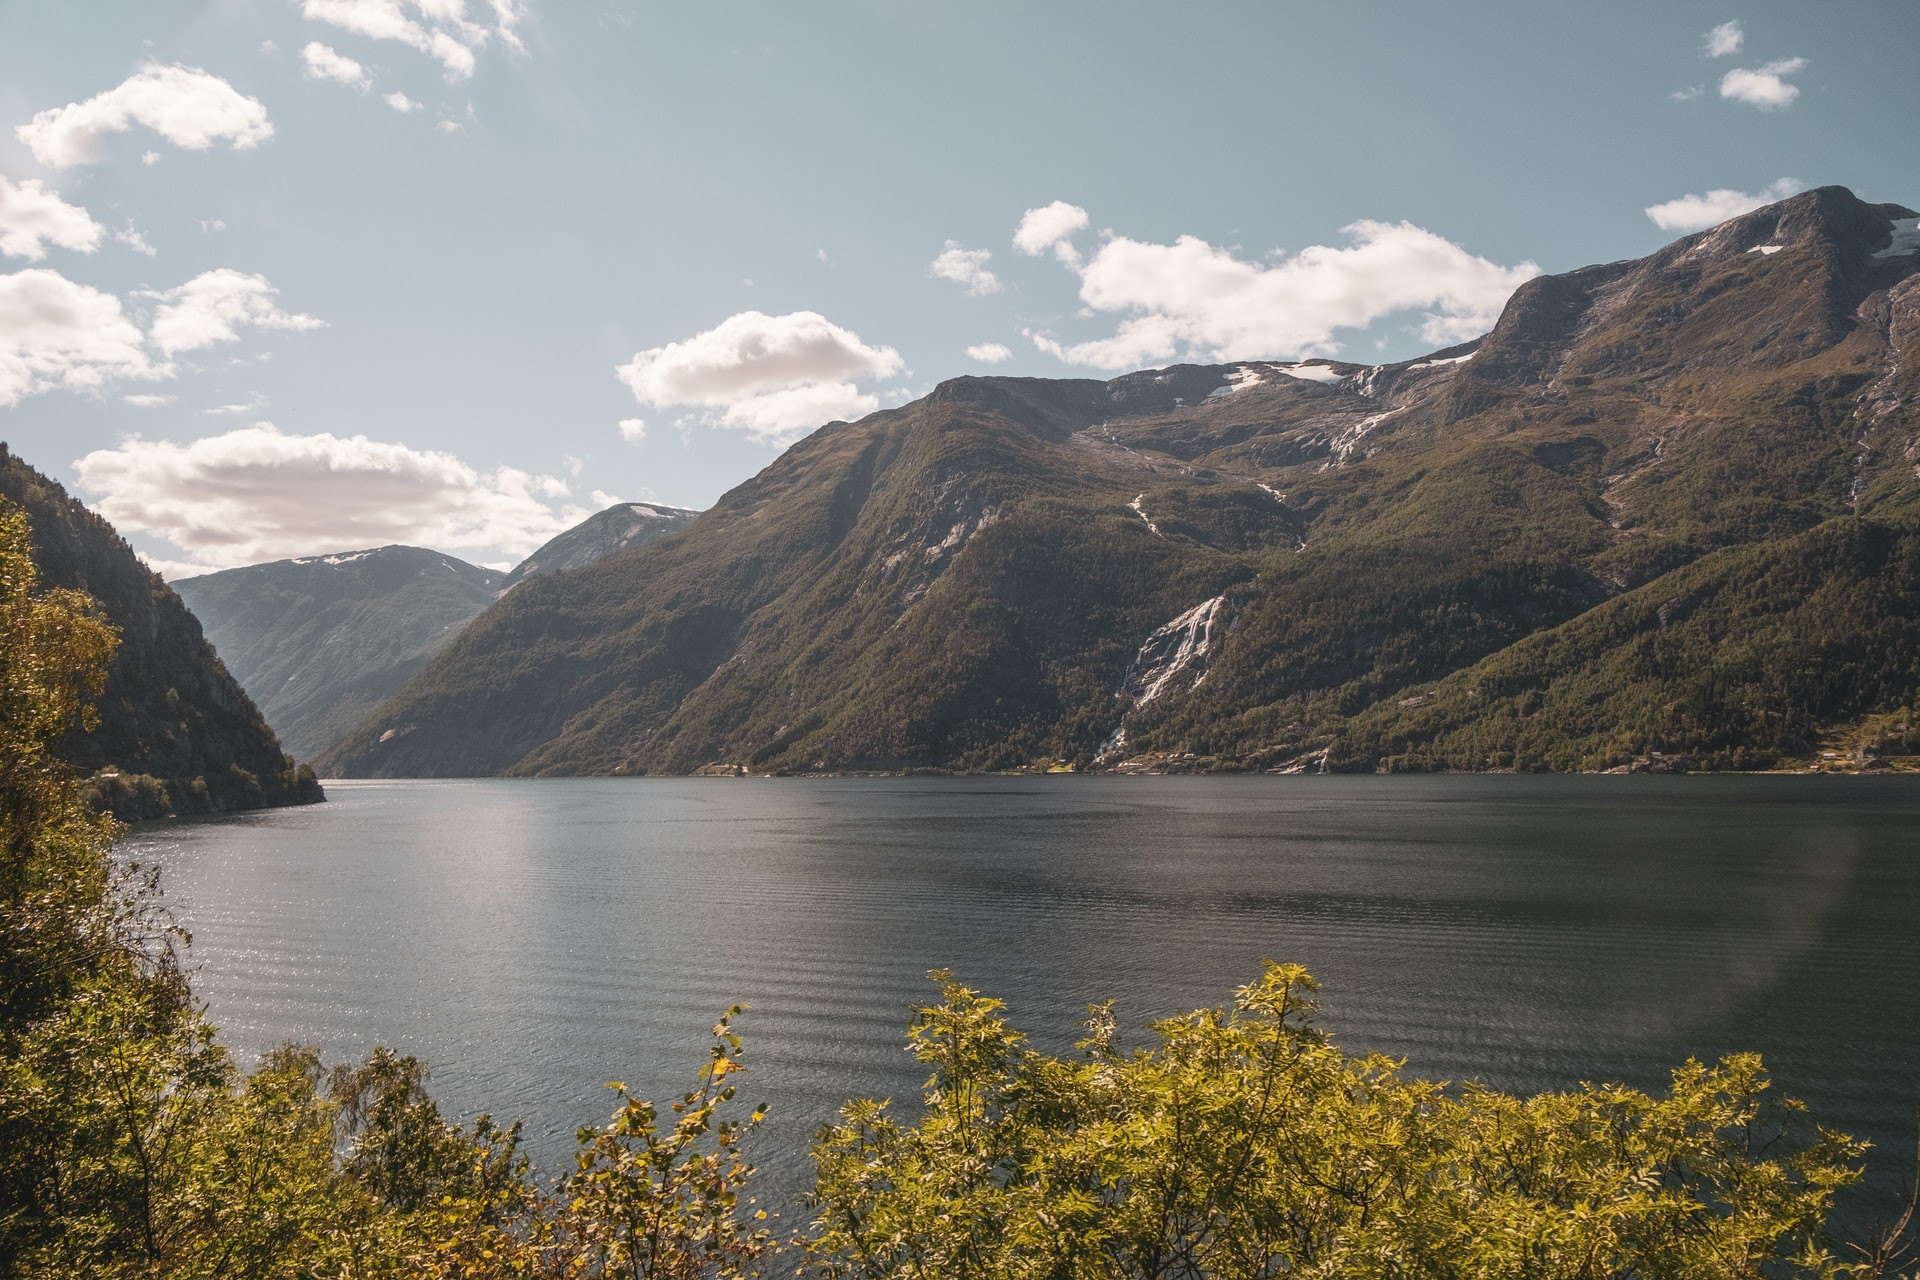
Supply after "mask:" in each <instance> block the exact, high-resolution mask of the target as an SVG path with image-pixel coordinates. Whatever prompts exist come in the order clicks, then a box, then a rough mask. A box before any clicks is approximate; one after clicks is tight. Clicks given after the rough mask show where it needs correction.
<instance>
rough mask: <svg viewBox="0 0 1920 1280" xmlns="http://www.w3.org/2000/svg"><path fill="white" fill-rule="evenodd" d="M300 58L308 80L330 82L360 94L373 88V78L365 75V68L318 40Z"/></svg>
mask: <svg viewBox="0 0 1920 1280" xmlns="http://www.w3.org/2000/svg"><path fill="white" fill-rule="evenodd" d="M300 58H301V61H303V62H305V63H306V66H307V79H309V80H332V81H335V82H337V83H339V84H343V85H346V86H347V88H349V89H358V90H359V91H360V92H362V93H365V92H366V91H367V90H369V89H371V88H373V77H372V76H370V75H368V74H367V69H366V68H365V67H363V66H361V65H360V64H359V63H357V62H355V61H354V60H353V59H352V58H349V57H347V56H346V55H345V54H343V53H336V52H335V51H334V50H333V49H332V48H331V47H329V46H327V45H324V44H321V43H320V42H319V41H318V40H315V41H312V42H311V43H309V44H308V45H307V47H306V48H304V49H302V50H301V51H300Z"/></svg>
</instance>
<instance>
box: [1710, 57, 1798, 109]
mask: <svg viewBox="0 0 1920 1280" xmlns="http://www.w3.org/2000/svg"><path fill="white" fill-rule="evenodd" d="M1806 66H1807V60H1806V59H1805V58H1782V59H1780V60H1779V61H1778V62H1769V63H1767V64H1766V65H1765V66H1763V67H1756V68H1753V69H1748V68H1746V67H1735V68H1734V69H1733V70H1731V71H1729V72H1727V74H1726V75H1724V76H1722V77H1721V79H1720V96H1721V97H1723V98H1732V99H1733V100H1734V101H1735V102H1744V103H1746V104H1748V105H1749V106H1755V107H1758V108H1760V109H1761V110H1762V111H1781V110H1784V109H1786V108H1787V107H1789V106H1792V105H1793V100H1794V99H1795V98H1797V97H1799V96H1800V89H1799V86H1797V85H1791V84H1788V83H1787V82H1786V81H1785V80H1783V79H1781V77H1782V76H1790V75H1793V74H1794V73H1795V72H1798V71H1804V70H1805V69H1806Z"/></svg>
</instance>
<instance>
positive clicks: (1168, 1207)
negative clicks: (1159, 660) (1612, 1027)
mask: <svg viewBox="0 0 1920 1280" xmlns="http://www.w3.org/2000/svg"><path fill="white" fill-rule="evenodd" d="M934 976H935V978H936V980H938V981H939V982H940V986H941V1000H940V1002H939V1003H938V1004H935V1005H931V1006H928V1007H927V1008H926V1009H923V1010H922V1011H921V1012H920V1014H919V1016H918V1017H917V1018H916V1019H915V1021H914V1025H913V1029H912V1031H911V1033H910V1036H911V1040H912V1044H913V1048H914V1051H915V1052H916V1053H917V1054H918V1055H919V1056H920V1058H921V1060H922V1061H924V1062H926V1063H928V1064H929V1066H931V1067H932V1075H931V1076H930V1077H929V1079H928V1081H927V1086H926V1094H925V1103H926V1110H925V1113H924V1115H923V1117H922V1118H921V1120H920V1122H919V1123H918V1124H914V1125H905V1124H901V1123H899V1122H897V1121H896V1120H895V1119H894V1118H893V1117H892V1115H891V1113H890V1108H888V1107H887V1106H886V1105H884V1104H878V1103H873V1102H854V1103H850V1104H849V1105H848V1107H847V1108H846V1110H845V1111H844V1112H843V1113H842V1117H841V1122H840V1123H839V1124H838V1125H836V1126H833V1127H831V1128H830V1129H828V1130H827V1131H826V1132H824V1133H823V1134H822V1136H821V1138H820V1139H819V1140H818V1142H817V1143H816V1145H815V1150H814V1158H815V1162H816V1167H817V1170H818V1178H817V1185H816V1189H815V1192H814V1200H813V1204H814V1209H815V1217H814V1221H813V1228H812V1238H811V1242H810V1244H811V1249H812V1252H813V1255H814V1259H815V1264H816V1265H817V1266H818V1268H819V1270H820V1272H821V1273H822V1274H823V1275H825V1276H829V1277H835V1278H838V1277H863V1278H874V1280H877V1278H878V1277H934V1276H940V1277H953V1278H956V1280H964V1278H967V1277H987V1276H995V1277H1000V1276H1009V1277H1027V1276H1031V1277H1043V1276H1044V1277H1049V1278H1054V1280H1065V1278H1067V1277H1074V1278H1076V1280H1077V1278H1080V1277H1086V1278H1088V1280H1091V1278H1094V1277H1100V1278H1103V1280H1104V1278H1108V1277H1114V1278H1118V1277H1141V1278H1153V1280H1160V1278H1163V1277H1165V1278H1173V1277H1182V1278H1185V1277H1193V1278H1196V1280H1197V1278H1198V1277H1223V1278H1224V1277H1234V1278H1246V1280H1254V1278H1257V1277H1274V1276H1283V1275H1284V1276H1289V1277H1294V1276H1320V1277H1336V1276H1337V1277H1360V1278H1373V1277H1377V1278H1379V1280H1386V1278H1387V1277H1415V1276H1419V1277H1435V1278H1441V1280H1445V1278H1448V1277H1458V1278H1459V1280H1468V1278H1469V1277H1471V1278H1472V1280H1494V1278H1505V1277H1512V1278H1513V1280H1521V1278H1523V1277H1524V1278H1526V1280H1536V1278H1537V1280H1548V1278H1554V1280H1558V1278H1561V1277H1564V1278H1565V1280H1576V1278H1579V1277H1648V1278H1651V1277H1661V1278H1663V1280H1739V1278H1747V1277H1751V1278H1753V1280H1759V1278H1760V1277H1784V1276H1795V1277H1840V1276H1849V1275H1864V1274H1866V1272H1865V1271H1864V1270H1863V1269H1860V1268H1856V1267H1855V1266H1854V1265H1852V1264H1848V1263H1844V1262H1842V1261H1841V1260H1839V1259H1838V1258H1837V1257H1836V1256H1835V1255H1834V1254H1833V1253H1832V1252H1831V1250H1830V1248H1829V1247H1828V1245H1827V1243H1826V1242H1825V1240H1824V1239H1823V1236H1822V1227H1823V1223H1824V1221H1825V1214H1826V1211H1827V1208H1828V1206H1829V1204H1830V1202H1831V1199H1832V1197H1833V1194H1834V1193H1835V1192H1836V1191H1837V1190H1838V1189H1840V1188H1842V1187H1845V1186H1847V1185H1849V1184H1850V1183H1852V1182H1853V1181H1855V1180H1856V1179H1857V1177H1858V1170H1857V1168H1856V1167H1855V1161H1856V1160H1857V1159H1858V1157H1859V1155H1860V1153H1861V1151H1862V1150H1863V1148H1862V1146H1861V1144H1859V1143H1855V1142H1853V1141H1851V1140H1850V1139H1848V1138H1846V1137H1844V1136H1843V1135H1839V1134H1835V1133H1830V1132H1828V1131H1826V1130H1823V1129H1819V1128H1817V1127H1809V1126H1808V1125H1807V1124H1806V1123H1805V1118H1804V1116H1803V1114H1802V1109H1801V1107H1800V1105H1799V1104H1798V1103H1795V1102H1793V1101H1791V1100H1788V1099H1776V1098H1774V1097H1773V1096H1772V1095H1771V1094H1770V1092H1769V1087H1768V1082H1767V1079H1766V1076H1765V1073H1764V1071H1763V1070H1762V1068H1761V1064H1760V1061H1759V1059H1758V1058H1757V1057H1755V1056H1753V1055H1736V1056H1733V1057H1729V1058H1727V1059H1724V1060H1723V1061H1721V1062H1720V1063H1718V1064H1716V1065H1713V1066H1705V1065H1702V1064H1700V1063H1698V1062H1688V1063H1687V1064H1685V1065H1684V1066H1682V1067H1680V1068H1679V1069H1677V1070H1676V1071H1675V1072H1674V1073H1673V1080H1672V1086H1671V1088H1670V1090H1669V1091H1668V1092H1667V1093H1666V1094H1665V1095H1664V1096H1653V1095H1649V1094H1646V1093H1642V1092H1639V1091H1637V1090H1632V1089H1627V1088H1623V1087H1619V1086H1591V1085H1589V1086H1586V1087H1583V1088H1582V1089H1580V1090H1578V1091H1575V1092H1571V1093H1545V1094H1540V1095H1537V1096H1534V1097H1530V1098H1516V1097H1512V1096H1509V1095H1506V1094H1502V1093H1498V1092H1495V1091H1493V1090H1490V1089H1485V1088H1480V1087H1477V1086H1464V1087H1461V1088H1457V1089H1449V1088H1446V1087H1443V1086H1442V1085H1440V1084H1436V1083H1433V1082H1428V1081H1422V1080H1418V1079H1413V1078H1409V1077H1407V1076H1405V1075H1404V1074H1403V1073H1402V1071H1401V1064H1399V1063H1398V1062H1395V1061H1393V1060H1391V1059H1388V1058H1385V1057H1382V1056H1379V1055H1371V1054H1370V1055H1360V1056H1353V1055H1348V1054H1347V1053H1345V1052H1344V1051H1342V1050H1341V1049H1340V1048H1339V1047H1338V1046H1337V1045H1335V1044H1334V1043H1333V1041H1332V1040H1331V1039H1330V1038H1329V1037H1328V1036H1327V1035H1326V1034H1325V1033H1323V1032H1322V1031H1320V1030H1319V1029H1318V1028H1317V1027H1316V1026H1315V1025H1314V1014H1315V1008H1314V1004H1313V1001H1312V993H1313V992H1314V990H1315V985H1314V983H1313V980H1312V979H1311V977H1309V976H1308V975H1307V973H1306V972H1305V971H1304V970H1302V969H1300V968H1298V967H1297V966H1291V965H1269V966H1268V968H1267V970H1266V972H1265V973H1264V974H1263V975H1262V977H1261V979H1260V980H1259V981H1258V982H1255V983H1253V984H1251V985H1249V986H1246V987H1243V988H1241V989H1240V990H1239V991H1237V992H1236V993H1235V999H1234V1003H1233V1006H1232V1007H1231V1009H1227V1010H1219V1009H1213V1010H1201V1011H1198V1012H1195V1013H1192V1014H1188V1015H1186V1016H1183V1017H1179V1018H1170V1019H1166V1020H1164V1021H1161V1022H1158V1023H1156V1024H1154V1028H1153V1029H1154V1033H1155V1037H1156V1040H1157V1043H1156V1044H1155V1045H1154V1047H1152V1048H1151V1049H1142V1050H1140V1051H1137V1052H1135V1053H1133V1054H1125V1053H1122V1052H1121V1051H1120V1049H1119V1048H1118V1046H1117V1043H1116V1032H1115V1023H1114V1019H1113V1013H1112V1009H1111V1008H1110V1007H1109V1006H1098V1007H1096V1008H1095V1009H1094V1010H1093V1011H1092V1018H1091V1019H1090V1021H1089V1024H1088V1025H1089V1033H1088V1036H1087V1038H1086V1039H1085V1040H1084V1041H1082V1042H1081V1045H1080V1050H1081V1055H1080V1057H1079V1059H1078V1060H1065V1059H1059V1058H1055V1057H1051V1056H1049V1055H1047V1054H1043V1053H1039V1052H1037V1051H1035V1050H1032V1049H1030V1048H1027V1047H1025V1046H1024V1043H1023V1041H1022V1039H1021V1037H1020V1035H1019V1033H1018V1032H1016V1031H1014V1030H1012V1029H1011V1028H1009V1027H1008V1026H1007V1025H1006V1023H1005V1022H1004V1020H1003V1019H1002V1018H1001V1016H1000V1007H1001V1006H1000V1004H999V1002H998V1001H995V1000H991V999H987V998H984V997H981V996H979V995H977V994H976V993H974V992H973V991H971V990H969V989H967V988H965V987H963V986H961V985H959V984H958V983H956V982H955V981H954V980H953V979H952V978H951V976H950V975H948V974H945V973H936V974H935V975H934Z"/></svg>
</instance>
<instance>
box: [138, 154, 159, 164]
mask: <svg viewBox="0 0 1920 1280" xmlns="http://www.w3.org/2000/svg"><path fill="white" fill-rule="evenodd" d="M140 163H141V164H144V165H146V166H147V167H148V168H152V167H153V166H154V165H156V164H159V163H160V153H159V152H158V151H142V152H141V153H140Z"/></svg>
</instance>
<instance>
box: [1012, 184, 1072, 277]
mask: <svg viewBox="0 0 1920 1280" xmlns="http://www.w3.org/2000/svg"><path fill="white" fill-rule="evenodd" d="M1087 225H1088V220H1087V211H1086V210H1085V209H1082V208H1081V207H1080V206H1079V205H1073V204H1068V203H1067V202H1066V201H1065V200H1055V201H1054V202H1053V203H1052V204H1050V205H1046V206H1043V207H1042V208H1039V209H1029V210H1027V211H1026V213H1025V214H1023V215H1021V218H1020V226H1019V228H1018V229H1017V230H1016V231H1015V232H1014V233H1013V247H1014V248H1016V249H1018V250H1019V251H1020V252H1022V253H1024V254H1026V255H1027V256H1028V257H1033V258H1037V257H1039V256H1040V255H1041V254H1043V253H1045V252H1046V251H1047V250H1048V249H1052V250H1053V253H1054V256H1055V257H1057V258H1059V259H1060V261H1062V262H1064V263H1066V264H1067V265H1069V266H1075V265H1078V263H1079V261H1080V252H1079V250H1077V249H1075V248H1074V247H1073V241H1072V239H1071V238H1070V237H1071V236H1072V235H1073V233H1074V232H1076V231H1083V230H1085V229H1086V227H1087Z"/></svg>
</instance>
